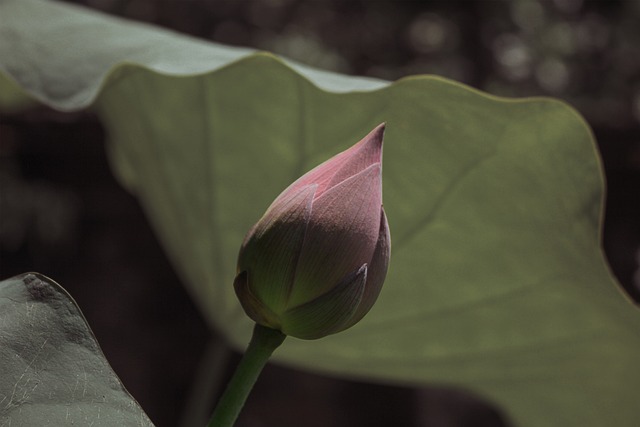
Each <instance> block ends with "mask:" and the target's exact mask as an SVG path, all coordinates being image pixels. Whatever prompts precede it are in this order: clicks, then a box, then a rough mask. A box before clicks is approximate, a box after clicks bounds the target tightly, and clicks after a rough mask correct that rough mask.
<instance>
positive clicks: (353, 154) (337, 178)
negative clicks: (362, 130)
mask: <svg viewBox="0 0 640 427" xmlns="http://www.w3.org/2000/svg"><path fill="white" fill-rule="evenodd" d="M384 129H385V124H384V123H383V124H381V125H379V126H378V127H377V128H375V129H374V130H372V131H371V132H369V134H368V135H367V136H365V137H364V138H363V139H362V140H361V141H360V142H358V143H357V144H356V145H354V146H353V147H351V148H350V149H349V150H347V151H345V153H346V152H349V156H348V157H346V158H345V159H344V161H342V164H341V165H340V167H339V168H337V170H336V173H335V174H334V175H333V177H332V178H331V180H330V181H329V184H328V186H327V189H329V188H331V187H334V186H335V185H337V184H339V183H341V182H342V181H344V180H345V179H347V178H349V177H351V176H354V175H356V174H358V173H360V172H362V171H363V170H365V169H366V168H368V167H369V166H371V165H373V164H376V163H381V162H382V138H383V136H384ZM324 191H326V190H324ZM324 191H323V190H320V189H319V191H317V192H316V196H315V197H316V198H318V197H320V196H322V194H323V192H324Z"/></svg>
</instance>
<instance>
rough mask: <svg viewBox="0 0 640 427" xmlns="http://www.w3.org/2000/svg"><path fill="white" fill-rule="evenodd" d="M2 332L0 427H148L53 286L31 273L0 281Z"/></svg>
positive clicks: (82, 321)
mask: <svg viewBox="0 0 640 427" xmlns="http://www.w3.org/2000/svg"><path fill="white" fill-rule="evenodd" d="M0 325H1V328H0V378H1V380H0V425H2V426H38V427H40V426H42V427H45V426H51V427H57V426H71V425H77V426H89V425H91V426H115V425H118V426H132V427H133V426H152V425H153V424H152V423H151V421H150V420H149V418H147V416H146V415H145V413H144V412H143V411H142V409H141V408H140V406H139V405H138V403H137V402H136V401H135V400H134V399H133V398H132V397H131V395H130V394H129V393H128V392H127V391H126V390H125V388H124V386H123V385H122V383H121V382H120V380H119V379H118V377H117V376H116V374H115V373H114V372H113V370H112V369H111V366H109V363H107V361H106V359H105V358H104V355H103V354H102V351H101V350H100V347H99V346H98V343H97V342H96V339H95V337H94V336H93V333H92V332H91V330H90V329H89V326H88V325H87V322H86V320H85V319H84V316H82V313H81V312H80V310H79V309H78V307H77V305H76V304H75V302H74V301H73V299H72V298H71V297H70V296H69V294H67V293H66V292H65V291H64V289H62V288H61V287H60V285H58V284H57V283H55V282H53V281H52V280H51V279H48V278H46V277H44V276H41V275H39V274H35V273H31V274H23V275H20V276H16V277H13V278H11V279H7V280H4V281H2V282H0Z"/></svg>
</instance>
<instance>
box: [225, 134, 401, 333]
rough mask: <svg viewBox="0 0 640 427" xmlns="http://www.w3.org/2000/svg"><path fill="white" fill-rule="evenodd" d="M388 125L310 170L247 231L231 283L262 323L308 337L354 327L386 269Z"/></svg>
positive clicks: (387, 241) (372, 296)
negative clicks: (384, 151)
mask: <svg viewBox="0 0 640 427" xmlns="http://www.w3.org/2000/svg"><path fill="white" fill-rule="evenodd" d="M383 133H384V124H382V125H380V126H378V127H377V128H375V129H374V130H373V131H372V132H371V133H369V134H368V135H367V136H366V137H365V138H364V139H362V140H361V141H360V142H358V143H357V144H355V145H354V146H352V147H351V148H349V149H347V150H346V151H343V152H342V153H340V154H338V155H336V156H334V157H333V158H331V159H329V160H327V161H326V162H324V163H322V164H321V165H319V166H317V167H316V168H314V169H312V170H311V171H309V172H308V173H306V174H305V175H303V176H302V177H301V178H299V179H298V180H297V181H295V182H294V183H293V184H291V185H290V186H289V187H288V188H287V189H286V190H284V191H283V192H282V193H281V194H280V195H279V196H278V197H277V198H276V200H275V201H274V202H273V203H272V204H271V206H270V207H269V208H268V209H267V211H266V212H265V214H264V216H263V217H262V218H261V219H260V220H259V221H258V223H257V224H255V225H254V226H253V228H252V229H251V230H250V231H249V233H248V234H247V236H246V237H245V240H244V242H243V244H242V247H241V249H240V255H239V257H238V275H237V277H236V279H235V282H234V287H235V291H236V294H237V295H238V298H239V299H240V303H241V304H242V307H243V308H244V310H245V311H246V313H247V314H248V315H249V317H251V318H252V319H253V320H255V321H256V322H257V323H259V324H261V325H264V326H267V327H270V328H273V329H278V330H280V331H282V332H283V333H284V334H286V335H291V336H294V337H297V338H303V339H316V338H321V337H324V336H326V335H330V334H334V333H336V332H340V331H342V330H344V329H347V328H349V327H351V326H353V325H354V324H355V323H356V322H358V321H359V320H360V319H362V317H364V315H365V314H366V313H367V312H368V311H369V309H370V308H371V307H372V305H373V303H374V302H375V301H376V299H377V297H378V294H379V293H380V289H381V288H382V283H383V282H384V278H385V276H386V274H387V266H388V264H389V255H390V243H391V242H390V237H389V225H388V223H387V218H386V215H385V213H384V209H383V208H382V136H383Z"/></svg>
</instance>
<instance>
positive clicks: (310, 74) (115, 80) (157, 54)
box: [0, 0, 640, 427]
mask: <svg viewBox="0 0 640 427" xmlns="http://www.w3.org/2000/svg"><path fill="white" fill-rule="evenodd" d="M2 15H4V16H5V20H6V23H5V24H3V28H1V29H0V35H2V34H10V35H11V39H12V40H13V41H14V43H15V42H16V41H18V43H19V45H20V46H21V49H20V52H16V50H15V47H14V46H15V45H12V44H11V43H6V42H2V41H0V58H1V59H0V67H1V68H0V69H2V70H4V71H5V72H6V73H8V74H9V75H11V76H12V78H14V79H15V80H16V81H18V82H20V84H22V85H23V87H24V88H25V89H26V90H28V91H29V93H31V95H32V96H35V97H36V98H38V99H40V100H42V101H43V102H45V103H47V104H48V105H50V106H52V107H54V108H58V109H69V110H73V109H79V108H84V107H86V106H89V105H92V106H93V107H94V108H96V110H97V111H98V112H99V114H100V115H101V117H102V118H103V120H104V122H105V124H106V125H107V128H108V130H109V133H110V138H111V144H110V145H109V149H110V151H111V153H110V154H111V159H112V163H113V166H114V169H115V171H116V172H117V174H118V176H119V177H120V178H121V180H122V182H123V183H125V184H126V185H127V187H129V188H130V189H131V190H132V191H134V192H135V193H136V194H137V195H138V197H139V198H140V200H141V202H142V204H143V205H144V207H145V209H146V211H147V213H148V215H149V218H150V220H151V221H152V223H153V224H154V226H155V229H156V231H157V233H158V235H159V236H160V238H161V239H162V241H163V242H164V245H165V248H166V250H167V251H168V252H169V254H170V255H171V257H172V259H173V261H174V263H175V265H176V267H177V269H178V270H179V271H180V272H181V274H182V276H183V277H184V279H185V282H186V283H188V285H189V287H190V290H191V292H192V295H193V297H194V298H195V300H196V301H197V303H198V304H199V305H200V307H201V308H202V310H203V312H204V313H205V315H206V316H207V317H208V319H209V320H210V322H211V325H212V326H213V327H214V328H216V329H218V330H219V331H221V332H222V333H224V334H225V335H226V336H227V337H228V338H229V339H230V340H231V341H232V342H233V343H234V344H235V345H236V346H237V347H238V348H244V346H245V345H246V343H247V342H248V336H249V331H250V322H249V320H248V318H247V317H246V316H245V315H244V313H243V312H242V309H241V308H240V306H239V304H238V302H237V301H236V298H235V295H234V292H233V287H232V282H233V277H234V275H235V261H236V255H237V250H238V248H239V246H240V243H241V241H242V238H243V236H244V234H245V232H246V231H247V230H248V229H249V227H250V226H251V225H252V224H253V223H254V222H255V221H256V220H257V219H258V218H259V217H260V216H261V214H262V213H263V212H264V210H265V209H266V207H267V206H268V205H269V203H270V202H271V201H272V200H273V198H274V197H275V196H276V195H277V194H278V193H279V192H280V191H281V190H282V189H284V188H285V187H286V186H287V185H288V184H289V183H290V182H291V181H293V180H294V179H295V178H297V177H298V176H300V175H301V174H302V173H304V172H305V171H307V170H308V169H310V168H311V167H313V166H314V165H316V164H318V163H319V162H321V161H323V160H325V159H327V158H328V157H330V156H331V155H333V154H335V153H337V152H338V151H340V150H342V149H344V148H346V147H348V146H349V145H351V144H352V143H354V142H356V141H357V140H359V139H360V138H361V137H362V136H364V135H365V134H366V133H367V132H368V131H369V130H370V129H372V128H373V127H374V126H376V125H377V124H379V123H380V122H383V121H386V122H387V134H386V137H385V140H386V142H385V158H384V172H383V174H384V197H385V209H386V211H387V214H388V217H389V222H390V226H391V234H392V242H393V248H392V260H391V267H390V271H389V276H388V279H387V282H386V283H385V286H384V288H383V291H382V294H381V296H380V299H379V301H378V303H377V304H376V306H374V308H373V310H372V311H371V313H370V314H369V315H368V316H367V317H366V318H365V319H364V320H363V321H362V322H361V323H360V324H358V325H356V326H355V327H353V328H352V329H350V330H348V331H346V332H344V333H340V334H337V335H334V336H330V337H327V338H324V339H322V340H319V341H314V342H307V341H300V340H295V339H290V340H287V341H286V342H285V344H284V346H283V347H282V348H281V349H279V350H278V351H277V352H276V355H275V356H276V359H277V360H280V361H282V362H286V363H288V364H290V365H295V366H299V367H302V368H306V369H313V370H321V371H324V372H333V373H336V374H340V375H344V376H349V377H354V376H357V377H361V378H362V377H364V378H368V379H375V380H378V381H390V382H395V383H398V382H403V383H422V384H424V383H446V384H450V385H457V386H461V387H466V388H468V389H471V390H473V391H475V392H476V393H479V394H481V395H482V396H484V397H485V398H487V399H489V400H491V401H493V402H495V403H497V404H499V405H500V406H501V407H502V408H503V409H504V410H505V411H506V413H507V414H508V416H509V417H510V418H511V419H512V420H513V421H514V422H515V423H516V424H517V425H520V426H581V427H582V426H602V425H615V426H635V425H636V423H637V419H638V411H637V394H638V392H639V391H640V370H638V369H637V361H638V360H640V315H639V313H638V310H637V308H636V307H634V306H633V305H632V303H631V302H630V301H629V300H627V299H626V298H625V296H624V295H623V294H622V292H621V289H620V287H619V285H618V284H617V283H616V282H615V279H614V278H613V277H612V275H611V273H610V272H609V270H608V267H607V264H606V261H605V259H604V256H603V253H602V250H601V247H600V223H601V216H602V212H601V211H602V197H603V179H602V174H601V166H600V163H599V159H598V156H597V153H596V150H595V144H594V141H593V137H592V135H591V133H590V131H589V128H588V127H587V125H586V124H585V123H584V121H583V120H582V119H581V118H580V116H579V115H578V114H577V113H576V112H575V111H574V110H573V109H571V108H570V107H568V106H567V105H565V104H563V103H561V102H558V101H554V100H550V99H527V100H506V99H498V98H495V97H491V96H488V95H486V94H483V93H480V92H478V91H475V90H472V89H470V88H468V87H465V86H462V85H460V84H456V83H454V82H450V81H447V80H444V79H440V78H437V77H425V76H422V77H412V78H407V79H403V80H400V81H398V82H396V83H393V84H384V83H383V82H379V81H371V80H366V79H358V78H353V77H341V76H338V75H334V74H328V73H323V72H318V71H314V70H310V69H308V68H305V67H300V66H297V65H292V64H290V63H285V62H283V61H282V60H280V59H278V58H275V57H273V56H271V55H269V54H264V53H250V52H248V51H242V50H234V49H230V48H223V47H220V46H217V45H214V44H208V43H204V42H201V41H195V40H192V39H188V38H186V37H184V36H178V35H175V34H172V33H169V32H167V31H162V30H157V29H152V28H149V27H148V26H143V25H139V24H132V23H126V22H124V21H121V20H116V19H113V18H107V17H104V16H101V15H99V14H94V13H90V12H81V11H79V10H77V9H75V8H71V7H66V6H64V7H63V6H61V5H55V4H52V3H40V2H37V1H34V0H19V1H17V0H9V1H6V0H5V2H4V3H3V4H0V16H2ZM7 16H10V17H11V18H10V19H7V18H6V17H7ZM44 17H47V19H43V18H44ZM0 40H3V38H0ZM35 52H39V55H36V54H35ZM9 53H13V55H10V54H9ZM34 64H39V65H34ZM292 67H295V68H292ZM29 73H31V74H32V77H31V78H25V77H24V75H28V74H29ZM34 76H35V77H34ZM33 81H37V82H38V84H33V83H32V82H33ZM54 89H55V90H54Z"/></svg>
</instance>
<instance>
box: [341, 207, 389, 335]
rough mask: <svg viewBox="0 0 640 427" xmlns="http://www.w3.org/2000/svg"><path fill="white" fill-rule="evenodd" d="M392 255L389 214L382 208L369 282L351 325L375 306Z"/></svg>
mask: <svg viewBox="0 0 640 427" xmlns="http://www.w3.org/2000/svg"><path fill="white" fill-rule="evenodd" d="M390 256H391V236H390V234H389V223H388V222H387V215H386V214H385V213H384V209H383V208H381V209H380V234H379V235H378V242H377V244H376V249H375V251H374V252H373V257H372V258H371V262H370V263H369V269H368V274H367V284H366V287H365V289H364V294H363V295H362V301H361V302H360V306H359V307H358V310H357V311H356V313H355V314H354V315H353V317H352V318H351V319H350V320H349V326H347V327H350V326H351V325H355V324H356V323H358V322H359V321H360V320H361V319H362V318H363V317H364V316H365V315H366V314H367V313H368V312H369V310H371V307H373V304H374V303H375V302H376V300H377V299H378V295H380V291H381V290H382V284H383V283H384V279H385V277H386V276H387V269H388V268H389V258H390Z"/></svg>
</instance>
